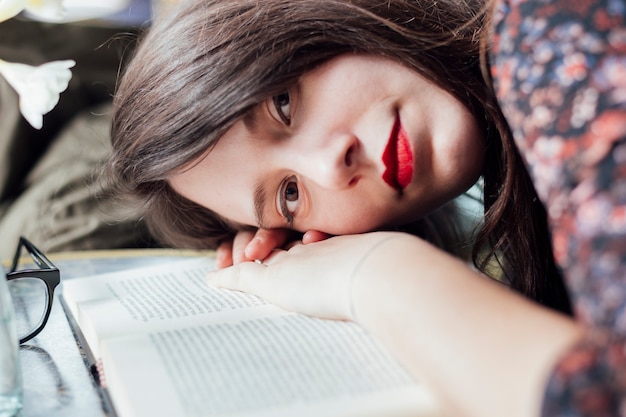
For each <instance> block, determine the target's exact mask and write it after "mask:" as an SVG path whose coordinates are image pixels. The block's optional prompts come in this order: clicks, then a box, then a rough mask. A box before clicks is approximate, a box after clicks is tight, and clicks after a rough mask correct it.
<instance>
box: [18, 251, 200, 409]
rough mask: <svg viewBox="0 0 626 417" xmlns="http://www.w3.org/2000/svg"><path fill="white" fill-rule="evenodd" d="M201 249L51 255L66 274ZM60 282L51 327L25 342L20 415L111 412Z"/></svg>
mask: <svg viewBox="0 0 626 417" xmlns="http://www.w3.org/2000/svg"><path fill="white" fill-rule="evenodd" d="M189 256H202V254H199V253H197V252H189V251H172V250H158V249H157V250H154V249H151V250H130V251H91V252H75V253H64V254H56V255H54V254H52V255H50V256H49V258H50V259H51V260H52V262H53V263H54V264H55V265H56V266H57V267H58V268H59V270H60V271H61V285H62V283H63V281H64V280H67V279H73V278H78V277H85V276H90V275H96V274H100V273H105V272H113V271H117V270H123V269H128V268H133V267H140V266H147V265H152V264H158V263H164V262H175V261H179V260H183V259H188V258H189ZM61 292H62V287H61V286H60V287H59V288H57V290H56V292H55V297H54V298H55V299H54V303H53V305H52V312H51V314H50V319H49V321H48V324H47V325H46V328H45V329H44V330H43V331H42V332H41V333H40V334H39V335H38V336H37V337H35V338H34V339H32V340H30V341H28V342H27V343H25V344H23V345H22V346H20V361H21V365H22V374H23V380H24V406H23V408H22V410H21V412H20V413H19V414H18V416H19V417H36V416H37V417H38V416H41V417H56V416H63V417H74V416H76V417H78V416H80V417H84V416H89V417H109V416H112V415H113V414H114V413H113V412H112V411H111V410H110V409H109V407H108V406H107V405H106V404H107V403H106V401H105V400H104V398H103V397H102V395H101V392H100V390H99V389H98V386H97V385H96V382H95V380H94V378H93V377H92V375H91V373H90V371H89V366H88V364H87V362H86V358H85V355H84V354H83V353H82V351H81V348H80V345H78V343H77V339H76V337H75V335H74V333H73V330H72V328H71V326H70V324H69V321H68V318H67V316H66V315H65V311H64V309H63V306H62V304H61V302H60V301H61V300H60V296H61Z"/></svg>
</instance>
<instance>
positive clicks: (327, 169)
mask: <svg viewBox="0 0 626 417" xmlns="http://www.w3.org/2000/svg"><path fill="white" fill-rule="evenodd" d="M307 148H308V149H307V150H306V151H305V152H302V153H301V154H300V155H299V158H296V159H294V160H295V162H296V166H295V167H294V171H295V172H298V173H299V174H300V175H303V176H305V177H307V178H308V179H310V180H311V181H313V182H315V183H317V184H318V185H320V186H322V187H324V188H328V189H345V188H350V187H352V186H354V185H356V183H357V182H358V180H359V176H358V171H359V149H360V143H359V139H358V138H357V137H356V136H355V135H353V134H349V133H343V134H337V135H334V136H333V137H331V138H329V139H328V140H326V141H322V142H321V143H320V142H319V141H317V144H315V145H313V146H308V147H307Z"/></svg>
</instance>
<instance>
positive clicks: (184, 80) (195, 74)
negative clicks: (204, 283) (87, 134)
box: [108, 0, 568, 310]
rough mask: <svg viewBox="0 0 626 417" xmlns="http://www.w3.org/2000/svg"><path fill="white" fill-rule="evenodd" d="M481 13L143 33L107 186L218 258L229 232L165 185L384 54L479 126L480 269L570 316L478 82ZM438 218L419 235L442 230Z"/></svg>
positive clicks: (231, 4) (190, 5)
mask: <svg viewBox="0 0 626 417" xmlns="http://www.w3.org/2000/svg"><path fill="white" fill-rule="evenodd" d="M487 10H488V9H487V7H486V4H485V1H484V0H446V1H437V2H432V0H384V1H383V0H266V1H258V0H192V1H187V2H185V3H184V4H182V5H181V7H180V8H179V9H178V11H177V13H174V14H172V15H170V16H167V17H164V18H163V19H161V20H159V21H158V22H156V24H155V25H154V27H153V28H151V29H150V30H149V31H148V33H147V35H146V36H145V38H144V39H142V41H141V43H140V45H139V47H138V49H137V51H136V55H135V56H134V58H133V59H132V61H131V63H130V65H129V66H128V67H127V68H126V69H125V72H124V75H123V77H122V78H121V81H120V83H119V86H118V89H117V92H116V94H115V98H114V111H115V113H114V120H113V125H112V138H113V139H112V140H113V152H112V155H111V158H110V160H109V162H108V173H109V174H108V175H109V178H110V179H111V181H112V183H113V184H115V185H117V186H118V188H119V190H120V191H122V192H127V193H129V194H132V195H134V196H135V197H138V198H139V200H141V202H142V204H143V210H144V212H145V220H146V222H147V223H148V225H149V226H150V227H151V229H152V231H153V233H154V234H155V236H156V237H157V238H158V239H161V240H162V241H164V242H166V243H168V244H171V245H174V246H179V247H195V248H198V247H215V245H216V244H217V243H219V242H220V241H221V240H223V239H226V238H229V237H231V236H232V235H233V234H234V233H235V231H236V226H235V225H233V224H229V223H228V221H226V220H225V219H223V218H220V217H219V216H217V215H216V214H215V213H212V212H211V211H209V210H207V209H206V208H203V207H200V206H199V205H197V204H195V203H193V202H191V201H189V200H187V199H185V198H183V197H181V196H180V195H178V194H177V193H175V192H173V190H172V189H171V188H170V187H169V185H168V183H167V179H168V177H169V176H171V175H172V173H173V172H175V171H176V170H179V169H180V168H181V167H182V166H184V165H186V164H189V163H190V162H191V161H194V160H196V159H197V158H199V157H200V156H201V155H203V154H205V153H206V152H207V151H208V150H209V149H210V148H211V147H212V146H213V145H214V144H215V143H216V142H217V141H218V140H219V139H220V137H221V136H222V135H223V134H224V132H225V131H226V130H227V129H228V128H229V127H230V126H232V124H233V123H234V122H235V121H237V120H238V119H240V118H241V117H243V116H244V115H245V114H246V113H247V112H249V111H250V110H251V109H252V108H253V107H254V106H256V105H257V104H258V103H260V102H262V101H263V100H265V99H266V98H267V97H269V96H271V95H273V94H278V93H280V92H281V91H283V90H284V89H285V88H286V87H288V86H290V85H292V84H293V83H295V82H296V80H297V79H298V78H299V77H300V76H301V75H302V74H304V73H305V72H307V71H309V70H311V69H313V68H315V67H316V66H318V65H320V64H322V63H324V62H326V61H328V60H329V59H331V58H333V57H336V56H338V55H341V54H346V53H355V54H359V53H361V54H373V55H378V56H383V57H387V58H389V59H393V60H395V61H398V62H401V63H403V64H404V65H406V66H408V67H410V68H412V69H413V70H415V71H417V72H418V73H420V74H421V75H423V76H424V77H426V78H427V79H429V80H431V81H432V82H434V83H435V84H437V85H439V86H440V87H442V88H444V89H445V90H446V91H448V92H450V93H451V94H453V95H454V96H455V97H456V98H458V99H459V100H460V101H461V102H462V103H464V104H465V105H466V106H467V108H468V109H470V111H471V112H472V113H473V114H474V115H475V116H476V118H477V119H478V120H479V122H481V123H482V124H483V126H484V130H485V137H486V149H485V152H486V161H487V163H486V164H485V169H484V172H483V177H484V183H485V207H486V215H485V223H484V226H483V228H482V230H481V231H480V232H479V233H478V235H477V237H476V242H475V243H476V244H475V246H474V249H473V250H474V259H475V263H476V265H477V266H478V267H480V268H481V269H483V270H486V269H487V266H488V265H490V264H492V261H493V260H494V259H498V260H502V261H503V262H502V265H503V268H504V271H505V274H506V277H507V278H508V280H509V281H510V284H511V285H512V286H513V287H514V288H517V289H519V290H520V291H521V292H523V293H524V294H527V295H529V296H530V297H532V298H534V299H537V300H539V301H541V302H543V303H545V304H548V305H551V306H556V307H557V308H560V309H562V310H567V308H568V307H567V305H566V301H567V296H566V295H565V293H564V290H563V288H562V285H561V286H560V287H558V288H552V287H551V285H550V283H551V282H554V281H555V280H557V281H558V282H561V281H560V278H559V274H558V271H556V269H555V267H554V261H553V259H552V256H551V252H550V244H549V235H548V231H547V225H546V222H545V213H544V212H543V207H542V206H541V204H540V203H539V202H538V201H537V198H536V194H535V191H534V188H533V186H532V183H531V182H530V178H529V177H528V174H527V173H526V170H525V169H524V167H523V163H522V161H521V158H520V156H519V153H518V152H517V150H516V148H515V146H514V144H513V143H512V140H511V135H510V132H509V129H508V127H507V125H506V122H505V120H504V118H503V116H502V114H501V112H500V109H499V107H498V106H497V103H496V101H495V97H494V95H493V92H492V91H491V88H490V83H488V82H486V81H485V78H484V77H483V73H482V71H481V52H484V51H483V49H482V48H483V46H484V43H483V40H484V39H485V37H486V33H485V32H486V29H485V28H486V27H487V26H486V23H487V21H486V19H487V18H488V13H487ZM477 151H480V150H477ZM214 180H215V181H219V179H214ZM207 181H210V179H207ZM449 209H450V208H449V206H446V207H445V208H444V209H443V211H447V210H449ZM441 214H442V213H441V211H440V212H435V213H434V214H433V215H432V216H431V218H430V219H426V221H425V222H422V226H424V227H421V226H419V225H418V226H417V228H418V229H420V230H422V232H423V231H424V230H425V228H426V229H428V225H430V224H432V222H435V224H439V225H443V226H449V224H448V223H449V222H451V221H452V219H451V218H450V217H446V218H447V219H448V220H447V221H446V220H445V219H444V218H443V217H442V216H441ZM444 214H446V215H447V213H444ZM442 219H444V220H442ZM412 226H415V225H412ZM435 229H437V227H435ZM439 229H440V230H441V228H439ZM425 234H426V237H428V236H429V234H428V233H425ZM443 246H444V247H445V245H443ZM448 249H449V248H448ZM526 251H530V252H526ZM529 260H535V261H536V262H533V263H530V262H529Z"/></svg>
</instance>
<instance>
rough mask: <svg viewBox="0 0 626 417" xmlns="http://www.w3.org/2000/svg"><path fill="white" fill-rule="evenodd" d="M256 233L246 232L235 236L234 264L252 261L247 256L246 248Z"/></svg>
mask: <svg viewBox="0 0 626 417" xmlns="http://www.w3.org/2000/svg"><path fill="white" fill-rule="evenodd" d="M254 233H255V232H253V231H250V230H245V231H242V232H239V233H237V234H236V235H235V238H234V239H233V264H238V263H240V262H245V261H250V260H251V258H248V257H247V256H246V253H245V251H246V246H248V244H249V243H250V241H251V240H252V239H253V238H254Z"/></svg>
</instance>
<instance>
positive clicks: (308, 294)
mask: <svg viewBox="0 0 626 417" xmlns="http://www.w3.org/2000/svg"><path fill="white" fill-rule="evenodd" d="M403 236H404V237H408V235H405V234H402V233H392V232H375V233H366V234H361V235H347V236H338V237H332V238H329V239H325V240H323V241H320V240H318V241H316V242H314V243H313V242H307V243H308V244H306V245H302V244H295V245H292V246H291V247H290V248H289V249H288V250H273V251H272V253H271V255H270V256H269V257H267V258H266V259H265V261H264V262H263V263H258V262H241V263H235V265H234V266H232V267H230V268H226V269H222V270H218V271H212V272H210V273H209V274H208V280H209V283H211V284H213V285H216V286H219V287H224V288H229V289H233V290H239V291H244V292H249V293H252V294H256V295H258V296H260V297H262V298H264V299H265V300H267V301H269V302H271V303H273V304H276V305H279V306H281V307H283V308H286V309H288V310H292V311H297V312H300V313H304V314H308V315H312V316H317V317H323V318H332V319H341V320H353V319H354V311H353V310H354V308H353V305H352V290H353V285H354V280H355V279H356V278H357V277H358V276H359V274H361V272H362V271H360V270H359V267H360V265H361V263H362V262H363V260H364V259H366V258H367V257H369V256H376V254H375V253H374V252H375V251H376V249H377V248H378V247H379V246H380V245H381V244H382V243H384V242H386V241H388V240H390V239H394V238H400V237H403ZM313 237H322V235H315V236H313ZM410 238H411V239H415V238H414V237H412V236H411V237H410ZM303 240H304V239H303ZM381 261H383V262H392V263H393V262H394V261H393V260H389V259H381Z"/></svg>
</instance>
